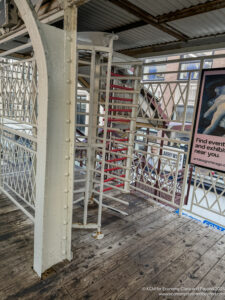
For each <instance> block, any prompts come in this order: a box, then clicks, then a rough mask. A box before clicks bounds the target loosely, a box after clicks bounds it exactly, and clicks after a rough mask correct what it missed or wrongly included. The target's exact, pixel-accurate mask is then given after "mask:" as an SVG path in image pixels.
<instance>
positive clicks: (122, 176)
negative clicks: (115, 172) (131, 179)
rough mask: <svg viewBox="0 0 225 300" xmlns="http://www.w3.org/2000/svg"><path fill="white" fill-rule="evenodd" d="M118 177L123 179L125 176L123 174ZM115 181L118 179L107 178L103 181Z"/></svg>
mask: <svg viewBox="0 0 225 300" xmlns="http://www.w3.org/2000/svg"><path fill="white" fill-rule="evenodd" d="M119 177H121V178H124V177H125V174H123V175H121V176H119ZM116 179H119V178H116V177H112V178H108V179H105V180H104V182H109V181H114V180H116Z"/></svg>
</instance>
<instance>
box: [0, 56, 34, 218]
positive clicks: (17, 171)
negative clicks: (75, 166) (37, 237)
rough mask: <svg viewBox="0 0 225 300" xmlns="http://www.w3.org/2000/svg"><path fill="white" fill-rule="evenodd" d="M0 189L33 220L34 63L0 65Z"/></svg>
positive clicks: (22, 62)
mask: <svg viewBox="0 0 225 300" xmlns="http://www.w3.org/2000/svg"><path fill="white" fill-rule="evenodd" d="M0 68H1V77H0V87H1V96H0V114H1V119H0V120H1V134H0V140H1V189H2V191H3V192H4V193H6V194H7V196H8V197H9V198H10V199H11V200H12V201H13V202H14V203H15V204H16V205H18V206H19V207H20V208H21V209H22V210H23V211H24V212H25V213H26V214H27V215H28V216H29V217H30V218H31V219H32V220H34V211H35V202H36V161H37V158H36V151H37V141H36V138H37V96H38V92H37V91H38V85H37V82H38V76H37V68H36V62H35V60H34V59H29V60H25V61H16V60H12V59H2V60H1V62H0Z"/></svg>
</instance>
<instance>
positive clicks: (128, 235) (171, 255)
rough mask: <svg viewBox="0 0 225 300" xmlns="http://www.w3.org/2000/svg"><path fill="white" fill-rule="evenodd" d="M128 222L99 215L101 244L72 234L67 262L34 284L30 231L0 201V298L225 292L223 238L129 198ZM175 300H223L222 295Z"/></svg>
mask: <svg viewBox="0 0 225 300" xmlns="http://www.w3.org/2000/svg"><path fill="white" fill-rule="evenodd" d="M121 198H123V199H128V198H129V201H130V207H129V208H128V211H129V216H126V217H123V216H121V215H118V214H117V213H114V212H110V211H105V212H104V214H103V232H104V234H105V237H104V239H103V240H99V241H97V240H94V239H93V238H92V237H91V232H86V231H76V230H74V231H73V242H72V244H73V247H72V250H73V254H74V259H73V260H72V261H71V262H69V263H68V262H63V263H60V264H58V265H56V266H54V268H53V269H52V272H51V273H50V274H49V276H48V277H47V278H46V279H44V280H40V279H39V278H38V277H37V276H36V274H35V273H34V272H33V270H32V256H33V225H32V223H31V222H30V221H29V220H28V219H27V218H26V216H25V215H24V214H23V213H22V212H20V211H19V210H18V209H17V208H16V207H15V206H14V205H13V204H12V203H11V202H10V201H9V200H8V199H7V198H6V197H4V196H1V198H0V299H1V300H5V299H8V300H9V299H10V300H11V299H12V300H17V299H33V300H35V299H76V300H77V299H94V300H102V299H104V300H107V299H121V300H122V299H139V300H142V299H150V300H152V299H174V298H173V297H172V296H170V295H167V296H166V295H162V296H159V293H161V291H159V290H157V289H159V288H162V287H164V288H173V287H176V288H184V287H185V288H196V287H197V288H201V287H204V288H213V287H223V288H224V289H225V276H224V267H225V237H224V235H222V234H221V233H220V232H218V231H215V230H212V229H209V228H206V227H204V226H203V225H201V224H199V223H196V222H195V221H193V220H191V219H186V218H180V217H178V216H177V215H175V214H173V213H171V212H169V211H168V209H165V208H162V207H160V206H157V205H155V206H152V205H151V204H150V203H148V202H147V201H146V200H144V199H143V198H141V197H139V196H137V195H134V194H131V195H124V196H123V197H121ZM188 292H189V296H188V295H187V296H185V297H181V296H180V298H179V297H176V299H181V298H182V299H185V298H187V299H196V298H197V299H199V298H200V299H225V295H223V296H222V295H220V296H214V295H210V296H208V297H207V298H206V297H199V296H198V297H197V296H196V297H195V296H193V295H191V294H190V292H191V290H189V291H188Z"/></svg>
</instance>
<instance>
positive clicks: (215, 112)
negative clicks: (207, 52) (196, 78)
mask: <svg viewBox="0 0 225 300" xmlns="http://www.w3.org/2000/svg"><path fill="white" fill-rule="evenodd" d="M189 163H191V164H193V165H196V166H200V167H205V168H208V169H215V170H217V171H222V172H225V69H210V70H209V69H208V70H203V71H202V77H201V83H200V87H199V98H198V104H197V109H196V115H195V124H194V130H193V135H192V143H191V152H190V157H189Z"/></svg>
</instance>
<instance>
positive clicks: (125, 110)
mask: <svg viewBox="0 0 225 300" xmlns="http://www.w3.org/2000/svg"><path fill="white" fill-rule="evenodd" d="M108 111H109V112H111V111H115V112H117V111H118V112H132V109H128V108H110V109H108Z"/></svg>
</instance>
